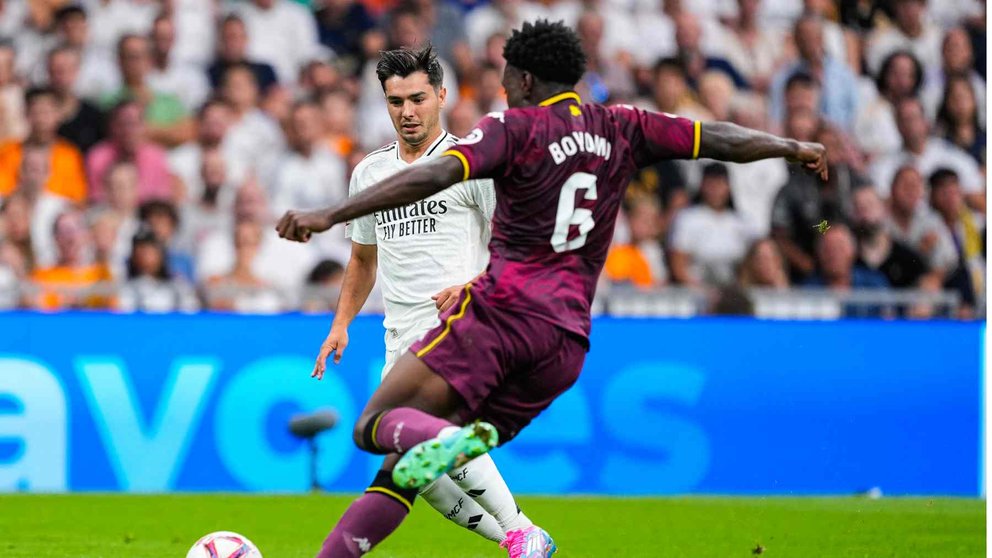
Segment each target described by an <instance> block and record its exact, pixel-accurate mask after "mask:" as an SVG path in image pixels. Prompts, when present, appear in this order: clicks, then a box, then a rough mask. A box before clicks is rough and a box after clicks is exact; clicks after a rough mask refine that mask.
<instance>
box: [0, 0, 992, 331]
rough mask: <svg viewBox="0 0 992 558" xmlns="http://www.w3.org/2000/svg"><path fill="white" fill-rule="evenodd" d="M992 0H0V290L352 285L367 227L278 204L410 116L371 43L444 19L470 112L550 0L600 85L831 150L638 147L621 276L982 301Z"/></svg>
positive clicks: (326, 195) (14, 295)
mask: <svg viewBox="0 0 992 558" xmlns="http://www.w3.org/2000/svg"><path fill="white" fill-rule="evenodd" d="M985 9H986V8H985V2H984V1H980V0H488V1H487V0H480V1H478V2H476V1H472V0H310V1H307V0H233V1H230V0H225V1H221V0H75V1H72V0H38V1H34V0H0V307H5V308H12V307H27V308H37V309H45V310H56V309H65V308H112V309H116V310H121V311H152V312H154V311H195V310H198V309H217V310H233V311H248V312H271V311H281V310H289V309H298V308H302V309H304V310H307V311H327V310H330V309H332V308H333V306H334V302H335V298H336V297H335V295H334V294H333V292H334V288H335V287H336V286H339V285H340V282H341V280H342V277H343V266H344V265H346V263H347V258H348V255H349V253H350V245H349V241H348V240H347V239H346V238H345V237H344V233H343V231H342V230H341V229H340V228H339V229H336V230H334V231H332V232H331V233H329V234H326V235H321V236H319V237H316V238H315V239H314V241H313V242H312V243H310V244H306V245H300V244H292V243H288V242H285V241H282V240H280V239H279V238H278V237H277V235H276V233H275V231H274V230H273V223H274V220H275V219H276V218H277V217H278V216H279V215H280V214H281V213H282V212H284V211H285V210H287V209H290V208H312V207H317V206H325V205H329V204H333V203H335V202H337V201H339V200H341V199H343V198H344V197H345V196H346V195H347V192H348V179H349V174H350V171H351V169H352V168H353V167H354V166H355V165H356V164H357V163H358V162H359V161H360V160H361V159H362V158H363V157H364V156H365V154H366V153H368V152H370V151H372V150H375V149H376V148H378V147H380V146H382V145H383V144H386V143H388V142H391V141H392V140H393V139H395V131H394V129H393V127H392V123H391V122H390V120H389V117H388V114H387V111H386V108H385V102H384V99H383V93H382V88H381V86H380V84H379V82H378V80H377V78H376V76H375V71H374V68H375V62H376V60H377V56H378V52H379V51H381V50H383V49H390V48H397V47H401V46H410V45H417V44H423V43H425V42H426V41H430V42H431V43H432V44H433V45H434V47H435V48H436V49H437V51H438V52H439V54H440V56H441V59H442V61H443V64H442V65H443V67H444V70H445V84H446V86H447V89H448V96H447V105H446V107H445V109H444V121H445V123H446V127H447V129H448V130H449V131H451V132H452V133H453V134H455V135H458V136H463V135H467V134H468V133H469V131H470V130H471V129H472V128H473V126H474V124H475V122H476V121H477V120H478V119H479V118H480V116H482V115H484V114H486V113H488V112H490V111H498V110H503V109H505V108H506V102H505V100H504V97H503V91H502V87H501V85H500V78H501V72H502V66H503V64H504V62H503V59H502V45H503V43H504V41H505V37H506V36H507V33H508V32H509V30H510V29H512V28H513V27H516V26H518V25H519V24H520V23H521V22H523V21H529V20H536V19H539V18H548V19H552V20H559V19H560V20H564V21H565V22H566V23H567V24H568V25H570V26H572V27H574V28H575V29H576V30H577V32H578V34H579V36H580V37H581V40H582V44H583V46H584V48H585V50H586V54H587V56H588V59H589V65H588V72H587V73H586V75H585V76H584V77H583V78H582V81H581V82H580V84H579V86H578V90H579V93H580V95H581V96H582V97H583V99H584V100H586V101H593V102H600V103H611V104H612V103H628V104H633V105H636V106H640V107H644V108H648V109H652V110H659V111H664V112H668V113H673V114H679V115H682V116H686V117H689V118H693V119H697V120H704V121H706V120H729V121H733V122H736V123H739V124H742V125H745V126H749V127H753V128H758V129H762V130H767V131H770V132H774V133H778V134H784V135H788V136H791V137H794V138H797V139H799V140H804V141H818V142H822V143H823V144H824V145H826V146H827V149H828V156H829V161H830V165H831V168H830V179H829V181H827V182H825V183H824V182H822V181H820V180H818V179H817V178H816V177H815V176H813V175H811V174H809V173H807V172H804V171H803V170H801V169H799V168H797V167H794V166H790V165H788V164H787V163H786V162H785V161H783V160H768V161H762V162H758V163H752V164H748V165H737V164H721V163H716V162H713V161H663V162H660V163H658V164H656V165H654V166H651V167H648V168H645V169H643V170H642V171H641V172H640V173H639V174H638V175H637V177H636V178H635V180H634V181H633V182H632V183H631V185H630V187H629V189H628V192H627V199H626V203H625V207H624V212H623V214H622V215H621V218H620V220H619V222H618V223H617V227H616V238H615V243H614V246H613V248H612V250H611V252H610V254H609V256H608V260H607V264H606V268H605V271H604V279H603V282H604V285H605V286H606V288H607V290H609V289H610V288H628V289H631V290H639V291H644V292H648V293H651V292H662V291H664V290H665V289H672V288H678V287H685V288H689V289H698V290H710V291H713V292H719V293H722V294H721V297H722V300H724V301H726V300H729V301H731V302H733V300H736V299H737V298H745V299H746V292H747V291H748V290H750V289H759V290H762V291H782V292H786V291H790V290H791V289H795V288H800V287H810V288H819V289H825V290H826V291H829V292H835V293H844V292H849V291H851V290H857V289H884V290H901V289H906V290H910V291H920V292H924V293H938V294H939V293H951V294H953V296H954V298H955V299H956V300H957V301H959V302H958V304H957V305H955V310H954V312H953V314H954V315H956V316H959V317H962V318H971V317H976V316H979V315H980V314H981V313H982V312H984V292H985V284H984V282H985V258H986V247H985V227H986V223H985V212H986V202H985V195H986V186H985V165H986V132H985V124H986V82H985V80H986V76H985V65H986V62H985V61H986V47H985V44H986V34H985V33H986V30H985ZM94 286H96V288H91V287H94ZM790 292H791V291H790ZM735 297H737V298H735ZM729 306H731V307H734V306H740V305H735V304H729ZM744 306H746V304H745V305H744ZM720 307H721V304H720V301H719V300H718V301H717V302H716V303H715V304H714V308H717V309H719V308H720ZM718 311H719V310H718ZM864 311H865V308H861V313H864ZM845 313H848V314H858V312H855V311H852V312H845ZM900 313H904V314H905V315H911V316H921V317H922V316H926V315H929V314H931V313H932V312H929V311H928V310H927V308H925V307H923V306H916V307H913V308H908V309H905V310H904V311H903V310H900ZM865 315H891V313H886V312H883V311H877V309H874V310H873V309H872V308H870V307H869V308H868V309H867V313H866V314H865Z"/></svg>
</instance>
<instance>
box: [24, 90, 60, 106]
mask: <svg viewBox="0 0 992 558" xmlns="http://www.w3.org/2000/svg"><path fill="white" fill-rule="evenodd" d="M45 97H49V98H50V99H51V100H52V101H57V100H58V98H59V96H58V94H57V93H55V90H54V89H52V88H51V87H32V88H30V89H28V90H27V91H26V92H25V93H24V106H25V107H30V106H31V105H32V103H34V102H35V101H38V100H39V99H43V98H45Z"/></svg>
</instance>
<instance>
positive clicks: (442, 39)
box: [405, 0, 473, 71]
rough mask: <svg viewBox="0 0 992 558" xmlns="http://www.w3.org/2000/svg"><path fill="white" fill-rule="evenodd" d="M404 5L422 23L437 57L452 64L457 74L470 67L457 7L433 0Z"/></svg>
mask: <svg viewBox="0 0 992 558" xmlns="http://www.w3.org/2000/svg"><path fill="white" fill-rule="evenodd" d="M405 4H406V7H408V8H410V9H411V10H412V11H413V12H414V13H415V14H416V16H417V18H418V19H420V20H421V21H422V22H423V24H424V27H425V30H426V31H427V37H429V38H430V41H431V46H433V47H434V50H435V51H437V53H438V56H440V57H441V58H443V59H445V60H449V61H451V62H454V63H455V66H456V67H457V68H458V69H459V70H461V71H464V70H466V69H468V68H470V67H471V66H472V65H473V62H472V51H471V49H470V48H469V46H468V41H467V38H466V35H465V24H464V23H463V21H462V14H461V10H459V9H458V7H456V6H455V5H454V4H452V3H450V2H436V1H435V0H407V1H406V3H405Z"/></svg>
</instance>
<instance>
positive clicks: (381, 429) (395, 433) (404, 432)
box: [372, 407, 453, 453]
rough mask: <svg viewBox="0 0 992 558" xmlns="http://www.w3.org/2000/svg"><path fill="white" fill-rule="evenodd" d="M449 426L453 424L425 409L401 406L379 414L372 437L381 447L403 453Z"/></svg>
mask: <svg viewBox="0 0 992 558" xmlns="http://www.w3.org/2000/svg"><path fill="white" fill-rule="evenodd" d="M448 426H453V425H452V424H451V423H450V422H448V421H446V420H444V419H440V418H437V417H435V416H434V415H431V414H428V413H425V412H423V411H418V410H417V409H411V408H409V407H400V408H399V409H392V410H390V411H386V412H384V413H382V414H381V415H379V418H378V420H377V421H376V423H375V424H374V426H373V427H372V437H373V439H374V441H375V444H376V445H377V446H379V447H380V448H382V449H384V450H389V451H390V452H396V453H403V452H405V451H407V450H408V449H410V448H412V447H413V446H415V445H417V444H419V443H420V442H423V441H424V440H429V439H431V438H433V437H435V436H437V435H438V433H439V432H441V430H442V429H444V428H446V427H448Z"/></svg>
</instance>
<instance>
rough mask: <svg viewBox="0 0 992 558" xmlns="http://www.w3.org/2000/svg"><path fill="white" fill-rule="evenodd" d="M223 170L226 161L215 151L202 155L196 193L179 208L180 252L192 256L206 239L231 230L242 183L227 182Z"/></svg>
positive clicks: (177, 241)
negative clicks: (198, 185) (199, 187)
mask: <svg viewBox="0 0 992 558" xmlns="http://www.w3.org/2000/svg"><path fill="white" fill-rule="evenodd" d="M227 167H228V160H227V159H226V158H225V157H224V156H223V154H222V153H221V152H220V151H219V150H216V149H214V150H209V151H205V152H204V153H203V157H202V161H201V162H200V168H199V170H198V178H197V180H198V181H199V182H200V184H201V185H202V189H201V190H200V194H199V195H198V196H197V197H193V198H190V199H189V200H188V201H187V202H186V203H185V204H183V205H182V206H181V212H182V215H181V217H180V219H179V221H180V223H182V227H181V229H180V231H179V233H178V239H177V240H176V245H177V247H178V248H179V249H180V250H182V251H185V252H189V253H195V250H196V248H197V247H198V246H200V245H201V244H202V243H203V242H204V241H205V240H206V239H207V238H210V237H211V236H213V235H215V234H217V233H218V231H229V230H231V227H232V226H233V222H232V218H233V216H232V208H233V207H234V198H235V192H236V190H237V187H238V186H239V185H240V184H241V183H242V182H243V181H234V180H231V179H230V178H229V173H228V171H227ZM193 267H194V268H195V262H194V266H193Z"/></svg>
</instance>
